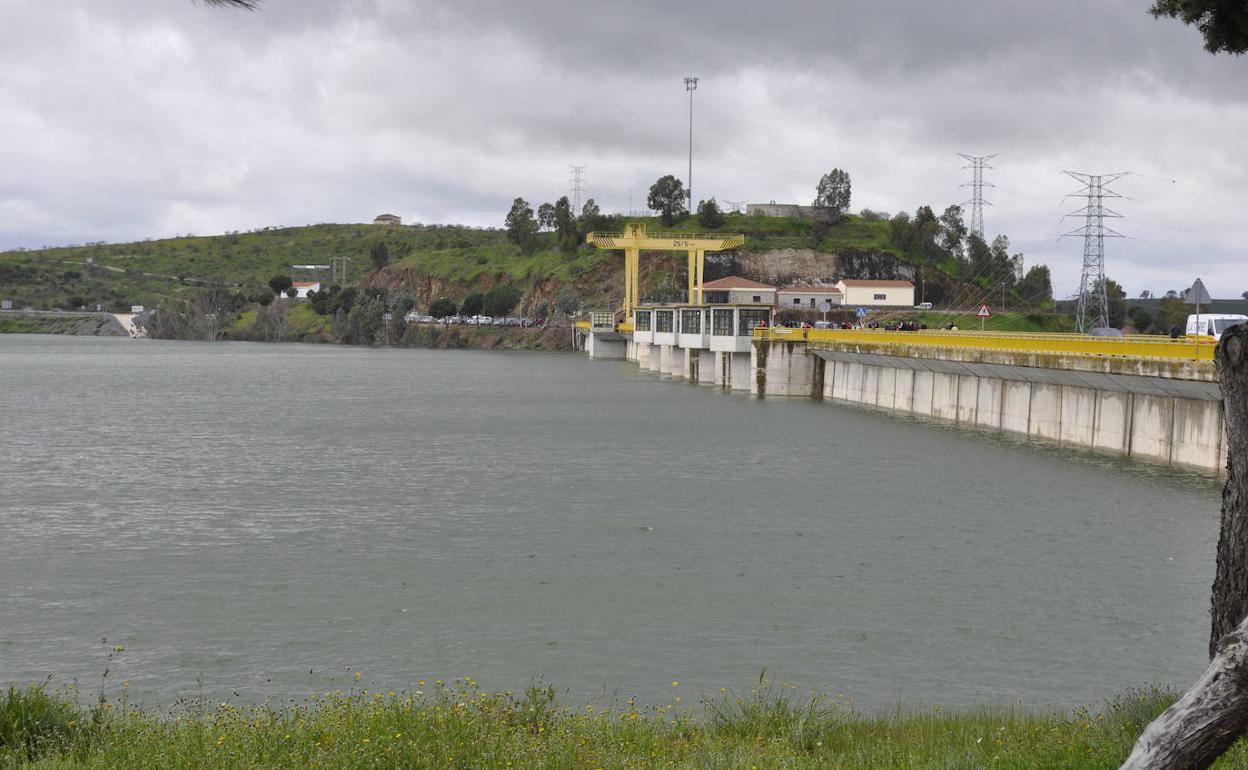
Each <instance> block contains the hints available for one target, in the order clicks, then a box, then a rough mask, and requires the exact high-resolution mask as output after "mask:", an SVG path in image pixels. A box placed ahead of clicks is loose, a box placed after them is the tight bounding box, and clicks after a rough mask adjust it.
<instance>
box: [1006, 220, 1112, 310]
mask: <svg viewBox="0 0 1248 770" xmlns="http://www.w3.org/2000/svg"><path fill="white" fill-rule="evenodd" d="M991 251H992V271H993V272H992V279H993V282H994V283H995V282H998V281H999V282H1001V283H1004V284H1005V285H1006V286H1013V285H1014V282H1015V281H1016V280H1018V268H1019V266H1021V265H1022V263H1023V255H1022V254H1015V255H1014V256H1010V239H1009V238H1006V237H1005V236H1004V235H998V236H997V237H996V238H993V239H992V249H991ZM1118 288H1119V289H1120V290H1121V288H1122V287H1121V286H1120V287H1118ZM1123 307H1124V310H1123V311H1122V312H1123V313H1124V314H1125V313H1126V312H1127V311H1126V310H1125V307H1126V306H1125V305H1124V306H1123Z"/></svg>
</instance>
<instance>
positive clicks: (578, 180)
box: [568, 165, 589, 217]
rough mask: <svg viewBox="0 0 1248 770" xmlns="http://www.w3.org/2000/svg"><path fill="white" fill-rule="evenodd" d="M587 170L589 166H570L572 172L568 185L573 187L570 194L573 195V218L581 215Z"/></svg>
mask: <svg viewBox="0 0 1248 770" xmlns="http://www.w3.org/2000/svg"><path fill="white" fill-rule="evenodd" d="M587 168H589V166H573V165H569V166H568V169H570V171H571V176H569V177H568V184H570V185H572V187H571V188H570V189H569V190H568V192H570V193H572V216H574V217H579V216H580V215H581V196H582V195H584V194H585V169H587Z"/></svg>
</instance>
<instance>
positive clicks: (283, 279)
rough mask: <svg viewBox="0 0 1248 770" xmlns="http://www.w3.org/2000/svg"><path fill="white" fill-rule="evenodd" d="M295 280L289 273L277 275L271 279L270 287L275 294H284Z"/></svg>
mask: <svg viewBox="0 0 1248 770" xmlns="http://www.w3.org/2000/svg"><path fill="white" fill-rule="evenodd" d="M293 283H294V281H292V280H290V276H288V275H275V276H273V277H272V278H270V279H269V288H270V289H272V290H273V293H274V294H282V293H284V292H285V291H286V290H287V289H289V288H290V287H291V285H292V284H293Z"/></svg>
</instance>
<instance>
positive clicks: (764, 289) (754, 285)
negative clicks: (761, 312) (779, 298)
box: [702, 275, 776, 305]
mask: <svg viewBox="0 0 1248 770" xmlns="http://www.w3.org/2000/svg"><path fill="white" fill-rule="evenodd" d="M702 301H703V302H705V303H707V304H710V305H722V304H729V305H750V304H759V305H774V304H776V287H775V286H768V285H767V284H765V283H759V282H758V281H751V280H750V279H748V278H742V277H741V276H739V275H730V276H728V277H727V278H720V279H719V280H718V281H707V282H706V283H704V284H702Z"/></svg>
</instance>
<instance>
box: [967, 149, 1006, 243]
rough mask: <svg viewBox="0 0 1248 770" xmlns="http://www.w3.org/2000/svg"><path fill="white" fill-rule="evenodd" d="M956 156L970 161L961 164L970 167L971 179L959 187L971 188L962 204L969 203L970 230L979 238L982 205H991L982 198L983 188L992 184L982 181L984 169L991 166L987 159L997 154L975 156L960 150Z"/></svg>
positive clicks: (981, 228)
mask: <svg viewBox="0 0 1248 770" xmlns="http://www.w3.org/2000/svg"><path fill="white" fill-rule="evenodd" d="M958 157H961V158H965V159H966V160H968V161H970V165H969V166H963V167H962V168H963V169H971V181H969V182H967V183H966V184H963V185H960V187H969V188H971V199H970V200H969V201H966V202H965V203H963V204H962V205H963V206H966V205H968V204H969V205H970V207H971V232H973V233H976V234H977V235H979V237H980V238H983V237H984V206H991V205H992V204H991V203H989V202H988V201H985V200H984V188H985V187H992V186H993V185H992V183H991V182H985V181H984V169H992V166H989V165H988V161H990V160H992V159H993V158H995V157H997V154H996V153H993V154H992V155H979V156H977V155H967V154H966V153H961V152H960V153H958Z"/></svg>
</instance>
